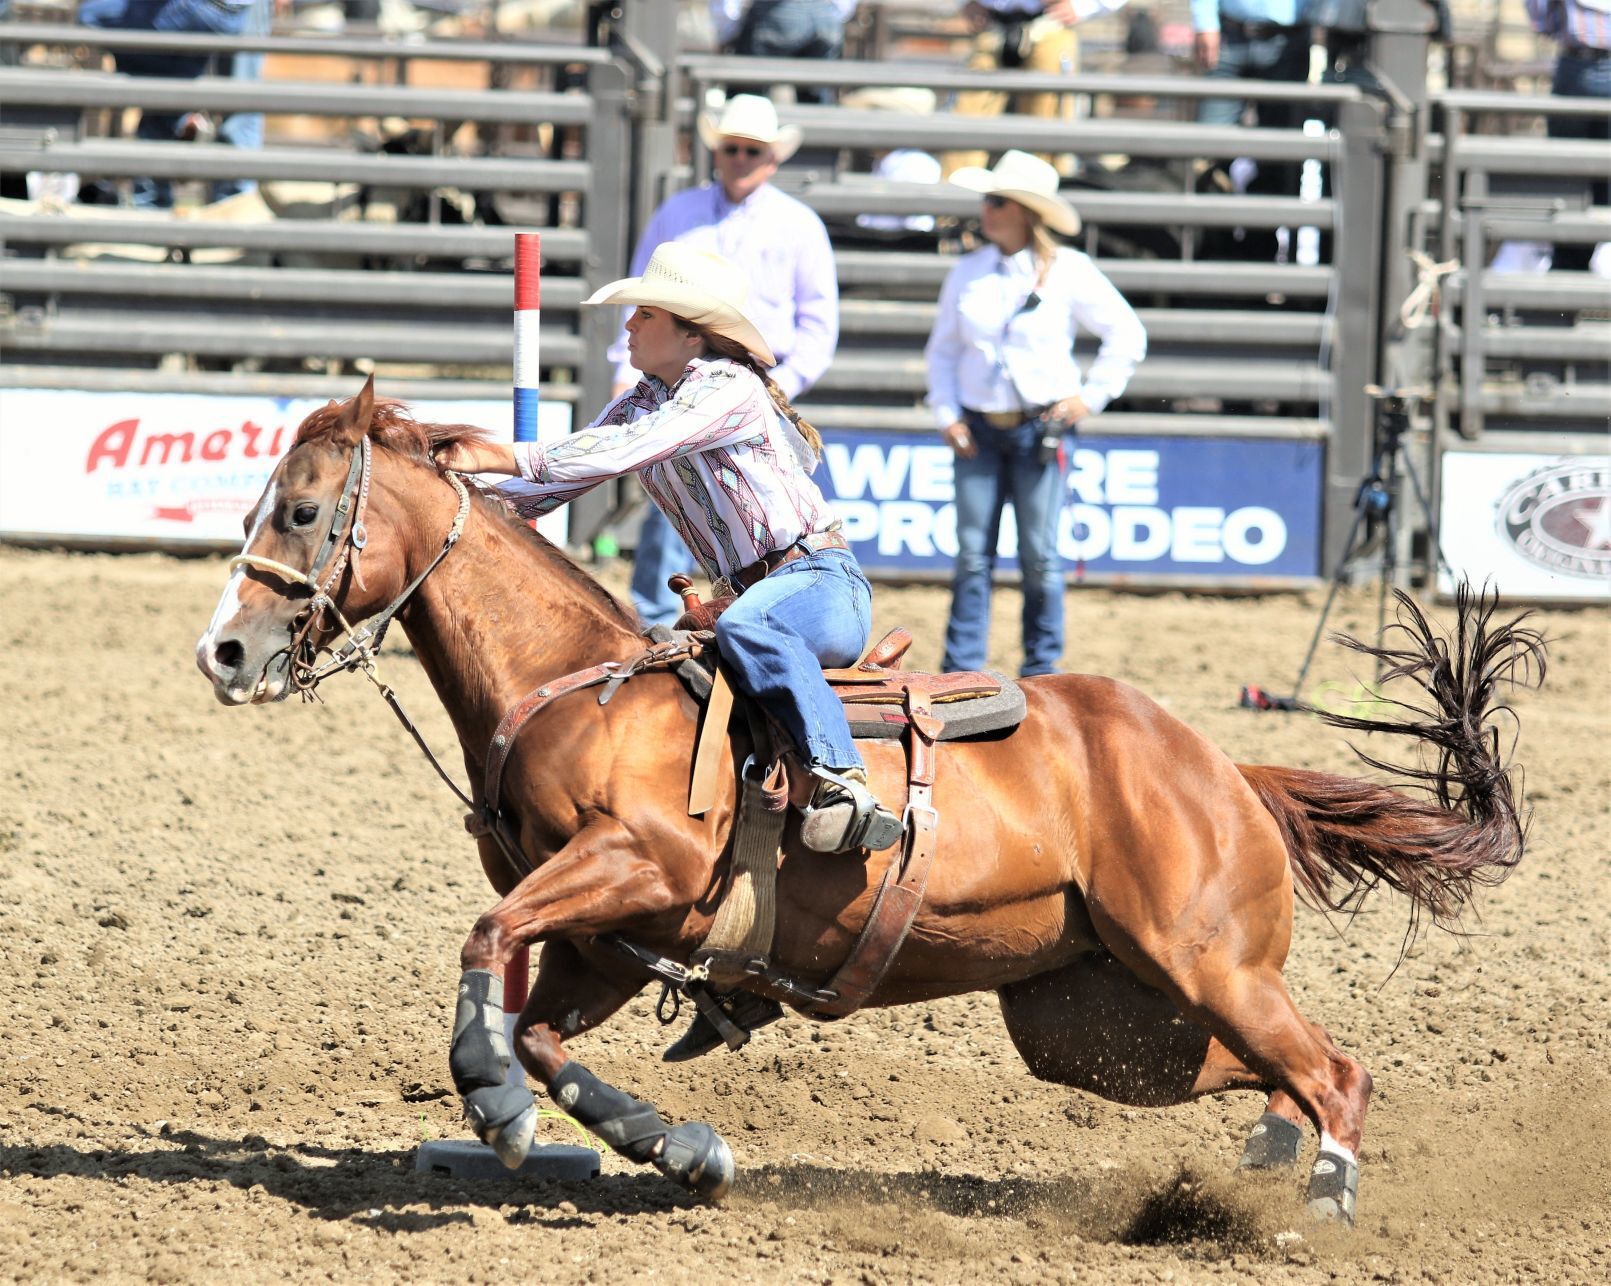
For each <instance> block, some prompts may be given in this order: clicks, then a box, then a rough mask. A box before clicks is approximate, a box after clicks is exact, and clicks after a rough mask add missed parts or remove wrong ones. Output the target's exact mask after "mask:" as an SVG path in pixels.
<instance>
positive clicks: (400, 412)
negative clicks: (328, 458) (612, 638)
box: [296, 397, 638, 633]
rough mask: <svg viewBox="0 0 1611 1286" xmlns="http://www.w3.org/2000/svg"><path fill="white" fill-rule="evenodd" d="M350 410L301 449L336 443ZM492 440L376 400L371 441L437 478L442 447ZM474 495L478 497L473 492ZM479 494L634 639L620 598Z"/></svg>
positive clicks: (338, 406)
mask: <svg viewBox="0 0 1611 1286" xmlns="http://www.w3.org/2000/svg"><path fill="white" fill-rule="evenodd" d="M345 405H346V403H345V402H331V403H329V404H328V405H326V406H322V407H320V408H319V409H318V410H317V411H314V412H313V413H312V414H311V415H309V416H308V417H307V418H306V419H305V420H303V421H302V424H301V426H300V427H299V428H298V429H297V431H296V445H297V446H301V445H303V444H305V443H312V442H319V441H321V440H324V439H328V438H332V437H334V436H335V433H336V429H337V426H338V425H339V423H340V420H341V412H342V409H343V408H344V407H345ZM491 437H492V434H491V433H490V432H489V431H488V430H486V429H482V428H477V427H476V426H475V425H473V424H428V423H426V422H425V421H423V420H416V419H415V418H414V416H413V414H412V412H410V411H409V409H408V407H407V405H406V404H404V403H402V402H399V401H396V400H394V399H392V398H379V397H377V398H376V399H375V404H374V410H373V412H372V414H371V416H370V421H369V438H370V440H371V441H372V442H373V443H374V444H375V445H376V446H377V447H379V448H380V449H381V450H383V451H390V452H392V453H393V454H395V455H400V456H404V457H406V458H407V459H410V460H413V461H414V462H415V463H416V464H422V465H426V466H428V467H429V468H431V469H435V470H436V472H437V473H441V472H442V470H441V468H440V467H439V466H438V465H437V463H436V457H435V452H436V449H437V448H438V447H444V446H451V445H453V444H454V443H457V442H471V443H474V442H485V441H487V440H488V439H490V438H491ZM471 490H472V492H477V491H479V489H478V488H475V487H473V486H472V488H471ZM479 494H480V496H481V497H482V498H483V499H484V500H486V501H487V503H486V504H485V505H483V506H482V508H484V509H485V510H487V511H488V512H489V513H490V514H492V515H494V516H496V517H497V518H498V519H499V520H500V521H502V522H504V523H507V524H508V526H509V527H510V529H511V530H513V531H514V532H515V533H516V534H517V535H518V537H519V538H521V539H523V540H525V541H526V542H528V543H529V544H531V545H532V546H533V548H535V549H538V550H540V551H544V552H546V553H547V554H548V555H549V557H550V560H551V561H552V562H553V563H554V564H555V565H556V566H557V567H558V568H559V570H560V572H561V573H562V574H563V575H564V576H565V577H566V578H567V579H569V580H570V581H571V582H572V583H574V584H575V585H576V587H577V588H578V589H580V590H582V591H584V592H585V593H586V594H588V595H589V596H590V597H591V598H593V599H594V601H595V602H597V603H598V604H599V605H600V606H601V607H603V608H604V609H605V611H606V612H608V613H609V614H610V615H611V616H612V617H613V618H615V619H616V620H618V621H620V623H621V624H622V625H625V626H626V627H627V628H629V629H631V630H632V631H633V632H634V633H635V632H636V631H637V628H638V626H637V618H636V617H635V616H634V615H633V614H632V613H631V612H629V611H628V610H627V609H626V608H625V607H624V606H622V604H621V602H620V600H619V599H617V598H616V597H615V595H613V594H611V593H610V591H609V590H607V589H605V588H604V586H602V585H600V584H599V583H598V581H596V580H595V579H594V578H593V577H592V576H590V575H588V573H587V571H586V570H585V569H584V568H582V567H581V566H579V565H578V564H577V563H576V562H575V561H574V560H573V559H572V558H571V557H570V555H569V554H567V553H566V552H565V551H564V550H563V549H561V548H559V546H557V545H555V544H554V543H553V542H552V541H551V540H549V539H548V538H547V537H546V536H543V535H542V534H541V533H539V532H538V531H537V530H536V529H535V528H533V527H531V526H530V525H529V524H527V523H525V522H522V521H521V520H520V519H519V518H517V517H516V516H515V514H514V513H513V512H512V511H511V510H510V509H509V507H508V506H507V505H505V504H503V503H502V502H501V501H500V500H499V499H498V497H497V496H496V495H489V494H488V493H487V492H485V491H479Z"/></svg>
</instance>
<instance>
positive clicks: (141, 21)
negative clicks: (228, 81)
mask: <svg viewBox="0 0 1611 1286" xmlns="http://www.w3.org/2000/svg"><path fill="white" fill-rule="evenodd" d="M250 17H251V8H250V6H246V5H235V6H230V5H225V4H222V3H219V2H218V0H83V3H82V4H81V5H80V6H79V9H78V20H79V22H80V23H81V24H83V25H84V26H86V27H100V28H103V29H105V30H112V31H193V32H202V33H206V32H211V33H213V34H214V35H219V36H238V35H240V34H241V33H242V32H243V31H245V30H246V25H247V22H248V20H249V18H250ZM211 62H212V56H211V55H209V54H180V53H172V52H167V51H163V50H149V51H148V50H125V51H124V52H123V53H120V54H118V55H117V69H118V70H119V71H121V72H124V73H126V74H128V75H130V76H163V77H167V78H169V79H173V80H194V79H196V77H198V76H200V75H202V74H203V73H204V72H206V70H207V67H208V65H209V64H210V63H211ZM179 120H180V117H179V115H178V114H176V113H164V112H141V113H140V125H139V128H138V129H136V130H135V136H136V137H137V138H144V139H152V140H156V141H172V140H173V139H174V138H176V137H177V136H178V132H179ZM134 203H135V204H136V205H141V206H159V207H166V206H171V205H172V204H173V185H172V184H171V183H169V182H168V180H167V179H146V178H141V179H136V180H135V182H134Z"/></svg>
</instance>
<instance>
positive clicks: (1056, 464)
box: [940, 415, 1064, 675]
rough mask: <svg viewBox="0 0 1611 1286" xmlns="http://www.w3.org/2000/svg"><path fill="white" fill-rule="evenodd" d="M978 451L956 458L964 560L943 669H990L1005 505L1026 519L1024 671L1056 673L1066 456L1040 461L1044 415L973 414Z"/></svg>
mask: <svg viewBox="0 0 1611 1286" xmlns="http://www.w3.org/2000/svg"><path fill="white" fill-rule="evenodd" d="M965 418H966V420H967V425H968V431H969V433H971V434H972V435H973V440H974V442H975V444H976V445H977V448H978V449H977V451H976V452H975V453H974V454H973V455H972V456H969V457H968V458H966V459H964V458H963V457H961V456H958V457H957V458H956V466H955V467H956V475H955V476H956V506H957V566H956V574H955V575H954V576H953V577H952V580H951V620H950V622H949V623H948V624H947V625H946V627H945V655H944V657H943V658H942V660H941V662H940V668H941V669H942V670H982V669H983V668H984V665H985V653H986V650H987V645H988V643H989V638H990V588H991V577H992V574H993V573H994V571H995V568H996V542H997V539H998V538H999V536H1000V534H1001V511H1002V506H1003V505H1005V504H1006V503H1007V502H1008V501H1009V500H1010V501H1011V502H1012V507H1013V512H1014V513H1015V514H1016V515H1017V518H1018V565H1019V568H1020V569H1021V571H1022V573H1023V581H1024V615H1023V642H1024V662H1023V666H1022V668H1021V669H1020V670H1019V673H1020V674H1023V675H1031V674H1054V673H1056V672H1057V663H1058V661H1059V660H1060V659H1061V657H1062V655H1063V560H1062V558H1061V556H1060V555H1059V554H1058V552H1057V522H1058V519H1059V518H1060V517H1061V516H1062V511H1063V493H1064V482H1063V461H1062V459H1061V455H1060V457H1059V459H1058V460H1055V461H1052V462H1050V463H1047V464H1042V463H1041V461H1040V450H1039V448H1040V439H1041V432H1042V422H1041V421H1040V420H1030V421H1028V422H1026V423H1024V424H1020V425H1019V426H1018V427H1017V428H1016V429H996V428H992V427H991V426H990V425H989V424H988V423H987V422H986V421H985V420H984V419H982V418H980V417H978V416H974V415H968V416H966V417H965Z"/></svg>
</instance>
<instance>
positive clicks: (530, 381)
mask: <svg viewBox="0 0 1611 1286" xmlns="http://www.w3.org/2000/svg"><path fill="white" fill-rule="evenodd" d="M541 300H542V233H540V232H517V233H515V441H516V442H535V441H537V323H538V320H539V319H540V318H541V316H542V304H541Z"/></svg>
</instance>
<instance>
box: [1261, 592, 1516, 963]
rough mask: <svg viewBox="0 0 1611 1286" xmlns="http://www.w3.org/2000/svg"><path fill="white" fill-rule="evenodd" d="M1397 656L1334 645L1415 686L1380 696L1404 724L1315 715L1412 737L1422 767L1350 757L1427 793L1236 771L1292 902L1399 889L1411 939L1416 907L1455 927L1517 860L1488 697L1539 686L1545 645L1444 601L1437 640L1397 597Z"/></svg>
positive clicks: (1504, 767) (1299, 773) (1487, 615)
mask: <svg viewBox="0 0 1611 1286" xmlns="http://www.w3.org/2000/svg"><path fill="white" fill-rule="evenodd" d="M1395 597H1396V598H1397V599H1398V604H1399V612H1398V621H1397V623H1396V624H1395V625H1394V626H1393V627H1392V629H1394V630H1396V631H1399V632H1400V633H1402V634H1403V635H1404V637H1405V645H1404V646H1403V647H1402V648H1391V647H1386V646H1382V647H1369V646H1367V645H1365V644H1363V643H1360V642H1358V641H1356V640H1354V639H1350V638H1347V637H1346V636H1338V641H1339V642H1341V643H1343V644H1344V645H1345V646H1347V647H1350V648H1352V649H1353V650H1354V651H1356V652H1361V653H1364V654H1365V655H1367V656H1372V657H1376V658H1379V659H1380V660H1382V661H1384V662H1386V664H1387V669H1386V672H1385V674H1384V676H1383V678H1384V681H1385V680H1389V679H1394V678H1398V677H1404V678H1408V679H1411V680H1413V681H1414V682H1415V683H1416V684H1417V685H1419V686H1420V688H1421V689H1422V690H1423V691H1424V692H1425V693H1426V695H1427V697H1428V698H1430V699H1429V700H1428V701H1426V702H1425V703H1424V704H1419V705H1417V704H1410V703H1408V702H1402V701H1390V702H1389V704H1391V705H1394V706H1397V707H1398V708H1399V709H1400V710H1401V711H1404V712H1406V713H1407V715H1408V716H1409V717H1408V718H1405V719H1370V718H1361V717H1356V716H1352V715H1342V714H1326V713H1322V714H1321V717H1322V718H1323V719H1324V720H1325V721H1326V722H1327V723H1329V724H1331V725H1332V726H1333V727H1338V728H1348V729H1352V730H1355V731H1363V732H1385V733H1397V734H1401V735H1405V736H1410V737H1414V738H1415V739H1417V740H1418V741H1420V742H1422V743H1424V744H1425V745H1428V746H1431V747H1433V748H1435V750H1436V752H1437V753H1436V761H1435V763H1434V765H1433V766H1430V767H1414V768H1410V767H1405V766H1403V765H1399V764H1393V763H1389V762H1386V761H1384V760H1381V759H1377V758H1374V757H1372V756H1371V755H1368V754H1366V753H1365V752H1364V751H1362V750H1360V749H1359V748H1358V747H1357V746H1356V747H1354V752H1355V753H1356V754H1358V755H1359V757H1360V758H1361V759H1363V760H1364V761H1365V762H1366V763H1367V764H1369V765H1370V766H1371V767H1373V768H1378V769H1381V770H1383V771H1385V772H1388V773H1391V774H1393V776H1394V777H1396V778H1398V780H1399V784H1401V785H1403V784H1410V785H1414V786H1418V787H1421V788H1422V789H1424V790H1425V791H1426V792H1427V794H1429V795H1430V798H1428V797H1425V796H1422V795H1409V794H1405V793H1403V792H1402V791H1400V790H1396V789H1393V788H1391V787H1389V786H1385V785H1378V784H1376V783H1374V782H1368V781H1363V780H1361V779H1358V778H1353V777H1338V776H1333V775H1331V774H1328V773H1318V772H1305V771H1303V770H1301V769H1296V768H1279V767H1264V766H1253V765H1240V767H1241V771H1242V775H1243V777H1244V778H1246V780H1247V782H1248V784H1249V785H1250V786H1252V788H1253V790H1254V792H1255V793H1256V794H1257V795H1258V797H1259V799H1260V801H1261V802H1262V803H1263V804H1264V806H1265V808H1267V809H1268V810H1269V811H1270V813H1271V815H1272V816H1273V817H1274V818H1275V820H1276V823H1277V825H1278V826H1279V827H1280V828H1281V836H1282V838H1283V839H1284V840H1285V842H1286V846H1287V854H1288V857H1289V858H1290V860H1291V863H1292V871H1293V876H1294V879H1295V882H1296V885H1297V888H1298V892H1299V895H1300V896H1301V897H1303V898H1304V900H1305V901H1307V902H1309V903H1310V904H1311V905H1313V906H1316V907H1319V908H1322V909H1326V910H1332V911H1344V912H1349V911H1353V910H1354V909H1356V908H1357V907H1358V905H1359V903H1360V902H1361V901H1363V899H1364V898H1365V896H1366V895H1367V894H1368V893H1369V892H1370V891H1371V890H1372V889H1374V888H1375V887H1376V886H1377V885H1378V884H1386V885H1387V886H1388V887H1390V888H1394V889H1397V890H1398V891H1399V892H1401V893H1404V894H1407V895H1408V896H1409V898H1410V900H1411V903H1412V910H1411V913H1410V925H1409V935H1408V936H1407V937H1406V944H1408V941H1409V940H1410V938H1413V936H1414V933H1415V930H1416V928H1417V927H1418V925H1419V922H1420V915H1421V913H1422V912H1423V911H1426V912H1430V914H1431V916H1432V920H1433V923H1435V924H1437V925H1439V926H1440V927H1442V928H1450V927H1453V925H1454V923H1455V922H1456V921H1457V920H1458V918H1459V916H1460V913H1461V911H1462V910H1463V908H1464V907H1465V905H1466V903H1467V902H1469V901H1470V898H1471V894H1472V890H1473V887H1474V886H1476V885H1479V884H1483V885H1494V884H1498V883H1499V882H1500V881H1501V880H1503V879H1504V878H1505V877H1506V876H1507V875H1509V874H1510V871H1511V869H1512V868H1513V867H1514V866H1515V865H1516V864H1517V863H1518V862H1519V861H1521V857H1522V852H1523V850H1524V849H1525V847H1526V839H1527V814H1526V811H1525V810H1524V809H1523V808H1522V807H1521V804H1520V794H1521V789H1520V783H1519V780H1516V779H1515V778H1517V777H1519V770H1518V769H1513V768H1512V767H1511V766H1510V763H1509V755H1508V753H1502V752H1501V748H1500V736H1499V729H1498V728H1497V727H1494V726H1493V725H1492V723H1491V722H1490V721H1491V720H1492V719H1493V718H1494V717H1495V716H1497V715H1499V714H1501V713H1503V714H1508V715H1509V716H1510V718H1511V719H1512V720H1514V718H1515V715H1514V712H1513V711H1511V710H1510V707H1509V706H1508V705H1506V704H1505V703H1504V702H1503V701H1501V700H1498V699H1497V694H1496V690H1497V689H1498V687H1499V685H1500V684H1501V683H1505V682H1510V683H1515V682H1523V681H1532V682H1535V683H1536V682H1542V681H1543V677H1544V640H1543V638H1542V636H1541V635H1540V634H1539V633H1538V632H1537V631H1536V630H1532V629H1525V628H1522V625H1521V622H1522V620H1524V619H1525V616H1523V617H1518V618H1517V619H1516V620H1513V621H1510V622H1508V623H1501V624H1495V623H1494V622H1493V621H1492V617H1493V614H1494V610H1495V609H1496V608H1497V607H1498V596H1497V595H1496V594H1489V593H1487V592H1481V593H1473V592H1472V591H1471V589H1470V587H1469V586H1468V585H1466V584H1464V583H1462V584H1461V585H1460V586H1459V588H1458V589H1457V590H1456V594H1455V618H1456V619H1455V625H1454V629H1453V632H1452V634H1451V635H1449V636H1446V637H1439V636H1438V635H1436V634H1435V633H1434V632H1433V630H1432V627H1431V626H1430V625H1429V624H1428V622H1427V619H1426V617H1425V616H1424V615H1423V614H1422V612H1421V610H1420V608H1418V607H1417V606H1416V605H1415V603H1414V602H1412V601H1411V600H1410V598H1409V597H1408V596H1407V595H1404V594H1401V593H1397V592H1396V591H1395Z"/></svg>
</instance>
